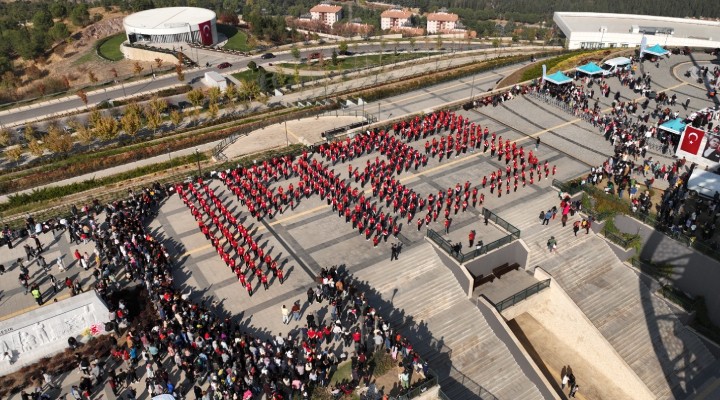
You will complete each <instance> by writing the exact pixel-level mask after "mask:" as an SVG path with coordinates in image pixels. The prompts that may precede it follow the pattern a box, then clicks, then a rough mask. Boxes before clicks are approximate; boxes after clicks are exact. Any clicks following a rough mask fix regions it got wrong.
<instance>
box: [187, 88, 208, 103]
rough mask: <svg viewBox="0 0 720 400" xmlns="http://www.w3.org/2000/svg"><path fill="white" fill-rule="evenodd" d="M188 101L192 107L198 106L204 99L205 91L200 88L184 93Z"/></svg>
mask: <svg viewBox="0 0 720 400" xmlns="http://www.w3.org/2000/svg"><path fill="white" fill-rule="evenodd" d="M186 96H187V99H188V101H189V102H190V104H192V105H193V107H198V106H200V104H201V103H202V101H203V100H205V93H203V91H202V90H200V89H193V90H191V91H189V92H187V94H186Z"/></svg>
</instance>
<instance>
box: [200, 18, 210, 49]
mask: <svg viewBox="0 0 720 400" xmlns="http://www.w3.org/2000/svg"><path fill="white" fill-rule="evenodd" d="M198 30H199V31H200V40H201V41H202V44H203V45H205V46H212V44H213V35H212V24H211V22H210V21H205V22H202V23H199V24H198Z"/></svg>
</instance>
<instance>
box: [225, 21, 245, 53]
mask: <svg viewBox="0 0 720 400" xmlns="http://www.w3.org/2000/svg"><path fill="white" fill-rule="evenodd" d="M217 29H218V32H220V33H222V34H223V35H225V36H226V37H227V38H228V41H227V43H225V46H223V48H224V49H228V50H238V51H250V50H252V49H251V48H250V46H248V40H247V39H248V37H247V34H246V33H245V32H243V31H240V30H238V29H237V28H236V27H234V26H231V25H223V24H218V25H217Z"/></svg>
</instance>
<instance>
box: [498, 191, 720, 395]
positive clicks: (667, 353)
mask: <svg viewBox="0 0 720 400" xmlns="http://www.w3.org/2000/svg"><path fill="white" fill-rule="evenodd" d="M553 199H554V200H553ZM552 201H554V202H555V203H557V202H558V200H557V193H556V192H549V193H548V194H545V195H542V196H538V197H537V198H536V199H535V200H532V201H531V202H530V204H527V203H526V204H523V205H522V206H518V207H513V208H512V209H510V210H508V212H506V213H503V214H501V217H503V218H505V219H507V220H508V221H509V222H510V223H512V224H514V225H516V226H518V227H519V228H520V229H521V238H522V239H523V240H525V241H526V244H527V245H528V247H529V249H530V255H529V262H528V265H527V267H528V268H533V267H535V266H537V265H539V266H540V267H542V268H543V269H545V270H546V271H547V272H548V273H550V274H551V275H552V276H553V277H554V278H555V279H556V280H557V282H558V283H559V284H560V285H561V286H562V288H563V289H564V290H565V291H566V292H567V294H568V295H569V296H570V297H571V298H572V300H573V301H574V302H575V303H576V304H577V306H578V307H579V308H580V310H582V312H583V313H585V315H586V316H587V317H588V319H589V320H590V321H592V323H593V324H594V325H595V327H596V328H597V329H598V330H599V331H600V333H602V335H603V336H604V337H605V339H606V340H607V341H608V342H609V343H610V344H611V345H612V346H613V347H614V348H615V350H616V351H617V352H618V354H619V355H620V356H621V357H622V358H623V359H624V360H625V362H626V363H627V364H628V365H629V366H630V368H632V369H633V371H635V373H636V374H637V375H638V376H639V377H640V379H641V380H642V381H643V382H644V383H645V385H646V386H647V387H648V389H649V390H650V391H651V392H652V393H654V394H655V396H656V398H658V399H671V398H685V397H687V396H689V395H690V394H691V393H690V392H691V391H692V389H691V388H689V387H688V386H694V384H693V385H688V382H690V381H691V380H693V378H695V377H697V376H699V375H700V374H701V373H702V372H703V371H704V370H705V369H706V368H709V366H710V365H711V364H713V362H715V357H714V356H713V355H712V354H711V353H710V352H709V351H708V349H707V348H706V347H705V345H704V344H703V343H702V342H701V341H700V340H699V339H698V338H697V337H696V336H695V335H694V334H693V333H692V332H690V331H689V330H688V329H687V328H686V327H685V326H684V325H683V324H682V322H681V321H680V320H679V318H678V316H677V315H676V314H675V313H674V311H673V308H671V307H670V306H669V305H668V304H667V303H666V302H665V301H664V300H663V299H661V298H659V297H658V296H657V295H654V294H653V293H652V292H651V290H650V288H649V287H648V286H647V285H646V284H645V283H643V282H642V281H641V280H640V279H639V277H638V275H637V274H636V273H635V272H634V271H633V270H632V269H630V268H628V267H627V266H625V265H624V264H623V263H622V262H621V261H620V260H619V259H618V258H617V257H616V256H615V254H614V253H613V251H612V249H611V248H610V247H609V246H608V244H607V242H606V241H605V240H604V239H602V238H601V237H599V236H597V235H596V234H594V233H593V232H592V231H591V232H590V234H589V235H586V234H585V232H584V230H581V231H580V232H579V233H578V236H577V238H576V237H574V235H573V232H572V228H571V223H570V222H569V223H568V226H567V227H565V228H562V227H561V225H560V223H559V222H558V221H557V220H556V221H551V222H550V226H549V227H548V226H540V223H539V221H538V215H537V214H539V210H540V209H546V208H548V207H551V206H552V205H553V203H552ZM534 205H536V206H534ZM576 218H577V216H576ZM551 235H553V236H555V238H556V239H557V241H558V250H559V251H558V253H557V254H555V253H550V252H548V250H547V247H546V245H545V244H546V242H547V239H548V238H549V237H550V236H551Z"/></svg>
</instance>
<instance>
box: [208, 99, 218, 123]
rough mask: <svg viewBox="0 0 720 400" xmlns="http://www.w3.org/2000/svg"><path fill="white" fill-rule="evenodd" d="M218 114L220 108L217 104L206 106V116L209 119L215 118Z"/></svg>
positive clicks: (211, 103)
mask: <svg viewBox="0 0 720 400" xmlns="http://www.w3.org/2000/svg"><path fill="white" fill-rule="evenodd" d="M219 113H220V108H219V107H218V105H217V103H213V102H210V104H209V105H208V115H209V116H210V119H215V118H217V116H218V114H219Z"/></svg>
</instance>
